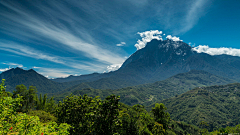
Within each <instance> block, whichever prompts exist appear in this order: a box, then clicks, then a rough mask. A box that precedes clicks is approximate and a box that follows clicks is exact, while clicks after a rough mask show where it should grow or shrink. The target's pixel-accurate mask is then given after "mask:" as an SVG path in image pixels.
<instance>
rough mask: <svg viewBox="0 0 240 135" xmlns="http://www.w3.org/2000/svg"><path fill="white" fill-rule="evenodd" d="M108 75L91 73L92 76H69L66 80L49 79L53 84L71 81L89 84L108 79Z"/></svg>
mask: <svg viewBox="0 0 240 135" xmlns="http://www.w3.org/2000/svg"><path fill="white" fill-rule="evenodd" d="M109 75H110V74H107V73H104V74H100V73H92V74H86V75H80V76H73V75H70V76H68V77H66V78H56V79H51V80H52V81H55V82H60V83H63V82H71V81H83V82H90V81H95V80H99V79H101V78H106V77H109Z"/></svg>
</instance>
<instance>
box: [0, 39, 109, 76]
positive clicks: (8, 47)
mask: <svg viewBox="0 0 240 135" xmlns="http://www.w3.org/2000/svg"><path fill="white" fill-rule="evenodd" d="M0 50H4V51H8V52H11V53H14V54H17V55H20V56H26V57H31V58H34V59H42V60H46V61H50V62H54V63H57V64H62V65H65V66H68V67H71V68H75V69H83V70H89V71H94V72H96V69H99V70H104V69H105V67H104V65H102V64H101V63H99V64H94V63H91V62H86V61H85V62H84V61H81V60H80V61H78V60H74V59H72V58H68V57H61V56H56V55H52V54H47V53H44V52H42V51H39V50H35V49H33V48H30V47H26V46H24V45H20V44H17V43H13V42H11V43H0ZM5 64H11V65H13V64H14V63H5ZM14 65H15V66H17V65H16V64H14ZM18 66H19V67H23V66H22V65H18ZM36 68H37V67H36Z"/></svg>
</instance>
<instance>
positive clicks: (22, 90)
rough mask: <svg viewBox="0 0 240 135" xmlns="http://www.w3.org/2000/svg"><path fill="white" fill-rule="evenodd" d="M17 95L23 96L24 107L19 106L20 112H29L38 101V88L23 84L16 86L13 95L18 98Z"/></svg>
mask: <svg viewBox="0 0 240 135" xmlns="http://www.w3.org/2000/svg"><path fill="white" fill-rule="evenodd" d="M17 95H19V96H22V101H21V104H22V107H21V108H18V111H20V112H28V111H29V110H30V109H34V108H35V104H36V101H37V98H36V97H37V89H36V87H34V86H29V89H27V87H26V86H25V85H23V84H21V85H17V86H16V91H13V97H14V98H16V97H17Z"/></svg>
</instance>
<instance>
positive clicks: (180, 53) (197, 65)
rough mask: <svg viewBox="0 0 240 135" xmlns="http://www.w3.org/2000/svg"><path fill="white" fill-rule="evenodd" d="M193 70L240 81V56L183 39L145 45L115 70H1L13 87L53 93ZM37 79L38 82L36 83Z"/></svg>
mask: <svg viewBox="0 0 240 135" xmlns="http://www.w3.org/2000/svg"><path fill="white" fill-rule="evenodd" d="M190 70H203V71H206V72H209V73H212V74H214V75H217V76H222V77H225V78H229V79H233V80H235V81H240V57H237V56H228V55H218V56H211V55H208V54H205V53H197V52H195V51H193V49H192V47H191V46H189V45H188V44H186V43H184V42H181V41H176V42H175V41H172V40H164V41H161V40H152V41H151V42H149V43H148V44H147V45H146V47H145V48H142V49H140V50H138V51H136V52H135V53H134V54H132V55H131V56H130V57H129V58H128V59H127V60H126V61H125V62H124V63H123V65H122V67H121V68H120V69H119V70H117V71H114V72H110V73H104V74H98V73H93V74H90V75H82V76H70V77H68V78H62V79H53V80H48V79H47V78H45V77H43V76H42V75H40V74H38V73H36V72H35V71H34V72H33V70H30V71H28V72H27V71H22V70H21V69H19V68H16V69H12V70H9V71H6V72H3V73H1V74H0V79H2V78H5V79H6V80H7V81H6V82H7V84H8V85H9V87H10V88H12V89H13V88H14V87H15V86H16V85H18V84H25V85H35V86H38V91H39V92H43V91H44V92H46V91H48V90H49V93H53V92H58V91H62V90H63V89H66V91H70V90H72V89H76V88H77V89H82V88H86V87H91V88H96V89H118V88H123V87H127V86H134V85H139V84H146V83H153V82H156V81H161V80H164V79H167V78H169V77H171V76H174V75H176V74H179V73H185V72H189V71H190ZM18 72H19V73H18ZM9 78H11V79H9ZM29 81H31V82H29ZM33 81H34V83H37V84H34V83H33ZM47 85H48V86H51V87H49V88H44V90H41V89H42V88H41V87H46V86H47ZM50 91H51V92H50Z"/></svg>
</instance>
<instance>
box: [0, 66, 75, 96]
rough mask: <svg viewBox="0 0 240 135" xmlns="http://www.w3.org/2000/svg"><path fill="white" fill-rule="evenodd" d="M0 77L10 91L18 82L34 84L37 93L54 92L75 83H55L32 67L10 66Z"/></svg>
mask: <svg viewBox="0 0 240 135" xmlns="http://www.w3.org/2000/svg"><path fill="white" fill-rule="evenodd" d="M0 79H5V80H6V81H5V83H6V90H7V91H10V92H12V91H13V90H15V87H16V86H17V85H20V84H24V85H25V86H27V87H29V86H31V85H32V86H36V88H37V90H38V93H54V92H57V91H61V90H63V89H66V88H67V87H71V86H73V85H75V82H68V83H57V82H54V81H51V80H49V79H47V78H46V77H44V76H42V75H41V74H38V73H37V72H36V71H34V70H33V69H30V70H23V69H21V68H18V67H17V68H12V69H10V70H8V71H5V72H2V73H1V74H0Z"/></svg>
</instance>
